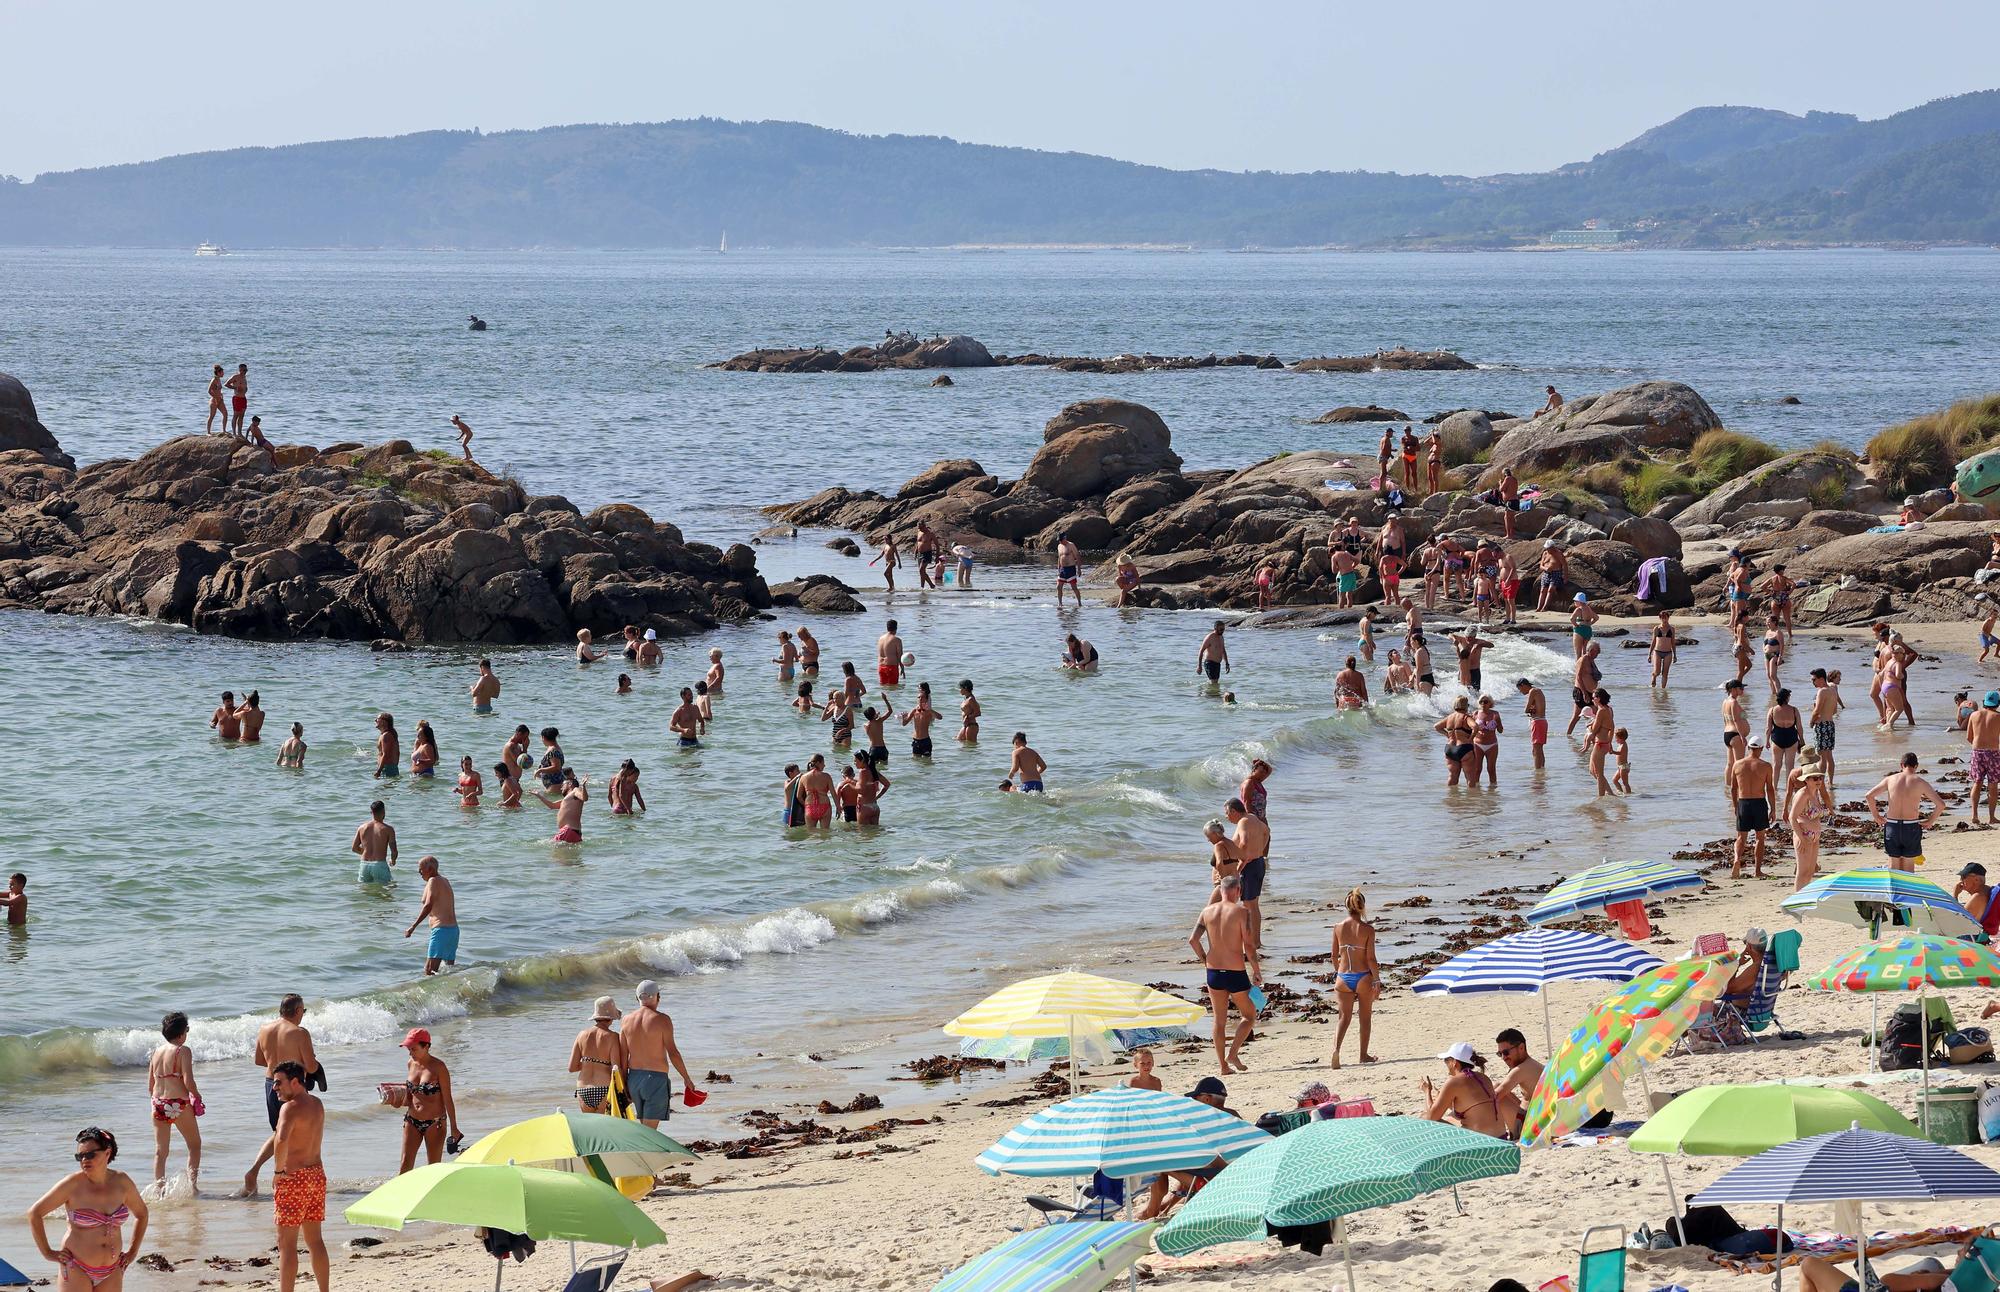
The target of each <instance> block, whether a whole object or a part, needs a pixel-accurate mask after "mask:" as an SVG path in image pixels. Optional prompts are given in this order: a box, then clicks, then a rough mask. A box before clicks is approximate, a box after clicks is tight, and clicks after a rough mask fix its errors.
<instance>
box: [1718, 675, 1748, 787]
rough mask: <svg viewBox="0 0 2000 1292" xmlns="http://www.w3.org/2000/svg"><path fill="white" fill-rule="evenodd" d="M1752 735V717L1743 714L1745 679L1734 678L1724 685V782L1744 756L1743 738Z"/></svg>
mask: <svg viewBox="0 0 2000 1292" xmlns="http://www.w3.org/2000/svg"><path fill="white" fill-rule="evenodd" d="M1749 734H1750V716H1749V715H1748V714H1746V713H1744V712H1743V679H1742V678H1740V677H1732V678H1730V679H1729V680H1728V681H1727V682H1724V683H1723V684H1722V782H1723V784H1724V785H1725V786H1726V785H1727V784H1728V783H1729V773H1730V770H1731V769H1732V768H1734V767H1735V766H1736V760H1737V759H1739V758H1741V757H1742V756H1743V738H1744V737H1745V736H1748V735H1749Z"/></svg>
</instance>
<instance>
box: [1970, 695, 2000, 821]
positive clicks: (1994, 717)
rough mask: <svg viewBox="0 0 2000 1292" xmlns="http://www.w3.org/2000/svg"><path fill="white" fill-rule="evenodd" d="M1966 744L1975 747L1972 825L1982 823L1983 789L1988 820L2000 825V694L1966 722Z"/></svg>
mask: <svg viewBox="0 0 2000 1292" xmlns="http://www.w3.org/2000/svg"><path fill="white" fill-rule="evenodd" d="M1965 743H1966V744H1968V745H1971V746H1972V768H1971V775H1972V824H1974V825H1978V824H1979V797H1980V787H1981V786H1984V787H1985V790H1986V819H1987V821H1988V822H1989V823H1996V822H2000V691H1988V692H1987V693H1986V699H1985V700H1984V702H1982V703H1981V704H1980V706H1979V708H1977V709H1975V710H1974V711H1973V713H1972V716H1971V717H1969V718H1967V719H1966V720H1965Z"/></svg>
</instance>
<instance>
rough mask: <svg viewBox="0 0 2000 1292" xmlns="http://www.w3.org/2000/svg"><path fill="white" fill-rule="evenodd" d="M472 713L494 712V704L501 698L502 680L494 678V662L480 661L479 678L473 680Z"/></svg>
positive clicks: (488, 660)
mask: <svg viewBox="0 0 2000 1292" xmlns="http://www.w3.org/2000/svg"><path fill="white" fill-rule="evenodd" d="M471 690H472V711H473V712H474V713H491V712H493V702H494V701H495V700H497V699H499V698H500V679H499V678H497V677H495V676H493V661H492V660H490V659H483V660H480V661H479V676H478V677H476V678H474V679H472V687H471Z"/></svg>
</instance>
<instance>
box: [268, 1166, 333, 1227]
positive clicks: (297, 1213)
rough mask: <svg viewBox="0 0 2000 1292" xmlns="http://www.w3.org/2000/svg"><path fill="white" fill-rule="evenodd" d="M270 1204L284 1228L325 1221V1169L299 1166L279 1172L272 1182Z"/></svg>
mask: <svg viewBox="0 0 2000 1292" xmlns="http://www.w3.org/2000/svg"><path fill="white" fill-rule="evenodd" d="M271 1201H272V1204H273V1206H274V1208H275V1209H276V1211H277V1213H278V1224H279V1225H280V1226H282V1227H283V1228H286V1229H297V1228H298V1227H299V1226H300V1225H306V1224H318V1223H320V1222H321V1221H323V1220H325V1219H326V1168H325V1167H319V1166H302V1167H299V1168H298V1169H296V1170H292V1171H286V1172H284V1173H282V1174H281V1175H279V1176H278V1178H277V1180H276V1181H274V1182H273V1185H272V1189H271Z"/></svg>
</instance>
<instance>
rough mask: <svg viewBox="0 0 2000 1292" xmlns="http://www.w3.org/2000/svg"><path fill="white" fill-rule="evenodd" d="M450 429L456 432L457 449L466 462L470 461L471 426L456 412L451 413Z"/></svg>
mask: <svg viewBox="0 0 2000 1292" xmlns="http://www.w3.org/2000/svg"><path fill="white" fill-rule="evenodd" d="M451 426H452V429H453V430H455V431H457V432H458V451H459V453H460V454H461V455H462V456H463V457H464V459H465V460H466V461H467V462H470V461H472V428H471V427H470V426H468V425H466V422H465V419H464V418H463V417H460V416H459V415H458V414H457V413H453V414H452V415H451Z"/></svg>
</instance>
